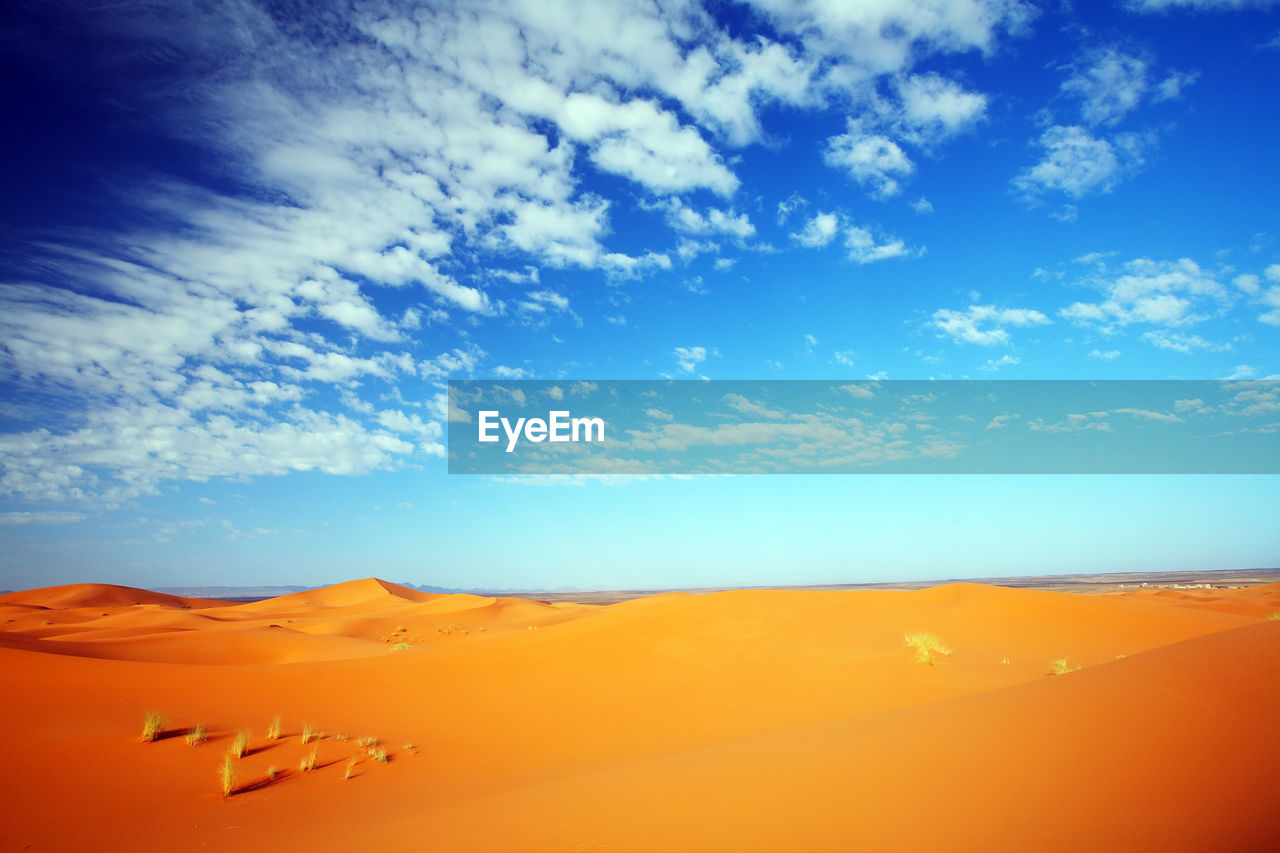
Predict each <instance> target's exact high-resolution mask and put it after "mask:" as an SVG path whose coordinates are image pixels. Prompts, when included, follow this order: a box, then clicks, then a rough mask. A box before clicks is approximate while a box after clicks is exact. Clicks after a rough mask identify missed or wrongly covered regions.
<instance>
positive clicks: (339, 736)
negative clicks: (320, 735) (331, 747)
mask: <svg viewBox="0 0 1280 853" xmlns="http://www.w3.org/2000/svg"><path fill="white" fill-rule="evenodd" d="M333 739H334V740H336V741H339V742H340V743H346V742H347V736H346V735H345V734H341V733H339V734H336V735H334V736H333Z"/></svg>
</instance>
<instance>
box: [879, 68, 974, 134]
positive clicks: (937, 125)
mask: <svg viewBox="0 0 1280 853" xmlns="http://www.w3.org/2000/svg"><path fill="white" fill-rule="evenodd" d="M897 90H898V97H899V98H900V99H901V102H902V119H901V121H902V124H903V126H904V130H903V132H904V135H905V136H906V138H908V139H910V140H911V141H914V142H917V143H924V144H929V143H933V142H937V141H940V140H942V139H946V138H948V137H950V136H954V135H956V134H958V133H961V132H962V131H964V130H966V129H968V128H970V127H972V126H973V125H974V124H976V123H977V122H978V121H980V120H981V119H982V117H983V116H984V115H985V114H986V109H987V98H986V96H985V95H982V94H979V93H976V92H966V91H965V90H964V89H963V88H961V87H960V85H959V84H958V83H956V82H955V81H953V80H948V79H946V78H945V77H942V76H940V75H938V74H933V73H930V74H913V75H910V76H908V77H906V78H903V79H901V80H899V81H898V84H897Z"/></svg>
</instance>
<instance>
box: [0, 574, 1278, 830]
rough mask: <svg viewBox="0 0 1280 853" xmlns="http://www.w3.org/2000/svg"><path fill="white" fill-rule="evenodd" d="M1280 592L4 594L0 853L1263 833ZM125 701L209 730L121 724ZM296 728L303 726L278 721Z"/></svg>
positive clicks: (963, 588)
mask: <svg viewBox="0 0 1280 853" xmlns="http://www.w3.org/2000/svg"><path fill="white" fill-rule="evenodd" d="M104 590H105V591H104ZM1277 591H1278V589H1277V587H1276V586H1275V585H1273V586H1272V587H1270V588H1265V587H1264V588H1255V589H1251V590H1189V591H1186V593H1185V594H1178V595H1158V594H1155V593H1154V592H1151V591H1143V592H1138V593H1132V594H1123V595H1103V596H1084V595H1071V594H1065V593H1056V592H1041V591H1035V590H1023V589H1007V588H1000V587H987V586H980V585H976V584H948V585H944V586H939V587H934V588H931V589H927V590H920V591H911V592H902V591H857V592H791V591H781V590H768V591H758V590H757V591H751V590H748V591H738V592H724V593H716V594H709V595H688V594H666V595H657V596H651V597H649V598H643V599H636V600H633V601H628V602H624V603H621V604H616V605H611V606H607V607H601V606H585V605H573V604H557V605H549V604H546V603H542V602H533V601H525V600H521V599H512V598H498V597H486V596H470V595H433V594H429V593H420V592H417V591H415V590H409V589H406V588H404V587H398V586H396V585H395V584H388V583H386V582H383V581H378V580H376V579H365V580H361V581H352V582H349V583H345V584H339V585H336V586H332V587H326V588H324V589H320V590H314V591H310V592H305V593H297V594H293V595H289V596H283V597H280V598H277V599H270V600H267V601H261V602H254V603H252V604H241V605H224V606H198V605H196V604H194V603H193V602H192V601H189V600H183V599H173V597H158V598H154V599H152V598H148V596H151V595H154V594H151V593H143V592H142V591H135V590H128V589H126V588H122V587H102V586H99V585H91V586H90V585H87V586H86V587H85V588H83V589H80V588H74V587H61V588H56V589H53V590H37V591H33V592H30V593H15V594H11V595H9V596H4V597H2V598H0V614H3V615H4V616H5V618H6V619H8V620H12V621H6V622H5V623H4V624H3V625H0V672H3V673H4V674H5V682H6V686H7V688H8V692H7V695H8V697H9V698H8V699H7V701H6V702H5V703H3V704H2V705H0V730H2V731H3V732H4V734H5V735H6V738H5V742H6V744H8V749H7V755H8V758H9V762H8V763H9V767H10V770H11V772H12V773H13V774H15V776H16V777H17V778H20V779H21V780H22V782H21V784H20V785H16V786H14V788H13V790H12V791H11V793H10V794H9V795H7V797H6V801H7V803H6V809H5V811H6V814H5V815H4V818H5V819H4V821H3V822H2V823H0V847H4V848H5V849H10V848H19V849H20V848H22V847H23V846H24V845H28V844H30V845H33V846H32V848H31V849H37V850H83V849H122V850H123V849H128V850H175V849H178V850H180V849H194V848H197V847H198V848H200V849H211V850H232V849H235V850H239V849H245V848H246V847H247V848H249V849H260V848H274V849H308V850H344V851H345V850H350V849H353V848H355V849H363V848H364V847H366V846H368V843H367V842H368V841H369V839H376V840H377V846H379V847H383V846H387V847H400V848H403V849H409V850H439V851H519V850H528V851H542V850H547V851H551V850H556V851H560V850H594V849H599V850H611V851H616V850H636V851H660V850H670V851H682V850H690V851H714V850H726V851H729V850H733V851H738V850H741V851H749V850H761V851H765V850H778V851H802V850H815V851H818V850H885V851H890V850H917V851H918V850H1003V849H1007V850H1043V851H1053V850H1078V849H1081V848H1084V849H1094V850H1103V851H1105V850H1134V849H1159V850H1215V851H1216V850H1261V849H1266V848H1265V844H1264V842H1265V841H1266V840H1267V839H1269V838H1274V837H1276V835H1277V833H1280V816H1278V815H1280V812H1277V810H1276V808H1275V807H1276V806H1277V805H1280V800H1278V799H1277V795H1276V794H1275V793H1274V791H1275V790H1276V788H1275V786H1274V785H1273V784H1268V780H1269V779H1270V778H1271V777H1272V776H1273V768H1274V767H1275V766H1276V765H1277V759H1278V758H1280V750H1278V749H1277V747H1276V746H1275V745H1274V744H1273V739H1272V738H1270V737H1269V735H1268V732H1269V729H1270V727H1271V726H1273V725H1274V720H1275V718H1276V715H1277V713H1278V712H1280V678H1278V677H1277V676H1280V622H1277V621H1269V620H1267V619H1266V618H1265V617H1266V616H1267V615H1268V614H1269V613H1271V612H1275V610H1276V609H1277V608H1276V606H1275V605H1277V604H1280V596H1277ZM1178 592H1180V593H1181V591H1178ZM104 595H106V596H107V598H104V597H103V596H104ZM170 599H173V600H170ZM120 600H125V601H139V602H140V603H139V604H138V605H134V606H128V605H124V606H121V605H118V604H108V603H107V602H108V601H120ZM51 602H52V603H54V606H55V607H57V608H65V607H68V606H69V609H53V610H49V609H38V608H47V607H50V604H49V603H51ZM104 612H105V613H106V614H107V615H105V616H104V615H101V614H102V613H104ZM46 623H49V624H46ZM925 631H927V632H933V633H935V634H937V635H938V636H939V637H940V638H941V639H942V640H943V641H945V643H946V645H948V646H949V647H950V648H951V652H952V653H951V654H950V655H945V656H944V655H938V656H937V658H936V663H937V664H938V665H936V666H930V665H922V664H918V663H915V662H914V659H913V653H912V652H911V650H909V649H907V648H905V647H904V645H903V635H904V633H906V632H925ZM1060 659H1065V665H1064V667H1063V668H1065V669H1066V670H1068V671H1067V672H1066V674H1063V675H1057V676H1050V675H1049V674H1048V672H1049V671H1050V669H1051V663H1052V662H1053V661H1055V660H1060ZM1076 667H1079V669H1076ZM147 708H159V709H162V710H164V711H165V712H167V714H168V715H169V717H170V722H169V729H170V731H171V732H172V733H173V734H182V733H183V732H185V730H186V729H187V728H188V727H190V726H192V725H194V724H195V723H197V722H204V723H206V724H207V725H208V727H209V733H210V737H211V740H210V741H209V742H208V743H205V744H203V745H201V746H188V745H187V744H186V743H185V742H184V739H183V738H182V737H176V736H175V737H166V738H164V739H162V740H160V741H158V742H156V743H148V744H143V743H140V742H139V740H138V731H139V725H140V723H141V719H142V712H143V710H144V709H147ZM275 715H280V716H281V717H282V719H283V721H284V725H283V736H282V737H281V738H280V739H279V740H268V739H266V737H265V730H266V727H267V724H268V722H269V721H270V720H271V718H272V717H273V716H275ZM304 723H309V724H310V725H312V726H313V727H315V728H318V729H323V730H324V731H325V732H326V734H327V736H326V737H325V738H324V739H322V740H320V741H318V742H313V743H311V744H308V745H305V746H304V745H303V744H302V743H301V742H300V738H299V736H298V735H299V733H300V732H301V730H302V726H303V724H304ZM242 729H252V730H253V731H254V732H255V734H254V738H253V740H252V745H253V751H252V752H251V754H249V755H246V756H245V757H243V758H241V759H239V760H237V761H236V762H235V767H236V773H237V785H238V786H239V788H240V791H239V793H237V794H236V795H234V796H232V797H230V798H226V799H224V798H222V797H221V795H220V792H219V791H218V789H217V784H216V780H215V777H214V771H215V769H216V767H217V766H218V765H220V763H221V761H222V755H223V754H224V752H225V749H226V747H227V745H228V744H229V743H230V740H231V735H232V734H233V733H234V732H236V731H240V730H242ZM366 735H376V736H378V737H379V738H381V743H382V744H383V748H385V749H386V750H387V752H388V754H387V759H388V761H387V763H385V764H383V763H381V762H379V761H377V760H375V758H374V757H372V756H370V755H369V754H368V753H367V751H366V750H364V749H362V748H361V747H359V746H358V745H357V739H358V738H360V737H363V736H366ZM410 743H412V744H413V745H414V747H415V748H414V749H408V748H406V744H410ZM312 749H316V751H317V752H316V760H317V763H318V767H317V769H315V770H313V771H311V772H306V773H304V772H300V771H298V769H297V766H298V762H299V760H300V759H301V758H303V757H304V756H306V755H307V754H309V753H310V751H311V750H312ZM353 758H356V759H357V763H356V764H355V765H354V767H353V769H352V774H353V776H352V778H351V779H344V778H343V777H344V773H345V771H346V768H347V765H348V762H349V761H350V760H351V759H353ZM271 765H275V766H276V767H277V768H278V770H279V772H277V774H276V778H275V780H274V781H268V780H267V776H266V773H267V768H268V767H269V766H271ZM69 811H70V812H72V813H73V814H74V816H75V819H74V820H68V819H67V814H68V812H69ZM121 829H123V834H122V833H121V831H120V830H121Z"/></svg>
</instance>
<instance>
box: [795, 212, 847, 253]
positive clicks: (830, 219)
mask: <svg viewBox="0 0 1280 853" xmlns="http://www.w3.org/2000/svg"><path fill="white" fill-rule="evenodd" d="M839 228H840V217H839V216H837V215H836V214H834V213H818V214H816V215H815V216H814V217H813V218H812V219H810V220H809V221H808V222H806V223H805V225H804V228H802V229H801V230H800V231H798V232H792V234H791V239H793V240H795V241H796V242H797V243H799V244H800V245H801V246H805V247H807V248H810V249H815V248H819V247H822V246H825V245H827V244H828V243H830V242H831V241H832V240H833V239H835V236H836V232H837V231H838V230H839Z"/></svg>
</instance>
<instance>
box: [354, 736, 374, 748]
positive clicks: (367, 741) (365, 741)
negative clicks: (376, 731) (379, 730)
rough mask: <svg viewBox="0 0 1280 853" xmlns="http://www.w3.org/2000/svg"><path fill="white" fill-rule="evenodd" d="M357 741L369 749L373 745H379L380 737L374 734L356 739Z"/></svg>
mask: <svg viewBox="0 0 1280 853" xmlns="http://www.w3.org/2000/svg"><path fill="white" fill-rule="evenodd" d="M356 743H358V744H360V746H362V747H364V748H365V749H368V748H369V747H371V746H377V745H378V739H377V738H376V737H374V736H373V735H368V736H366V737H362V738H360V739H359V740H358V741H356Z"/></svg>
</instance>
